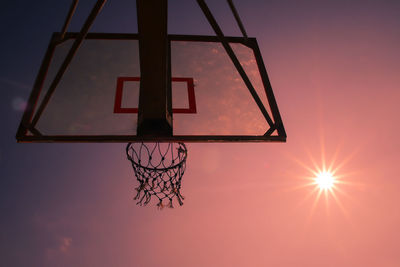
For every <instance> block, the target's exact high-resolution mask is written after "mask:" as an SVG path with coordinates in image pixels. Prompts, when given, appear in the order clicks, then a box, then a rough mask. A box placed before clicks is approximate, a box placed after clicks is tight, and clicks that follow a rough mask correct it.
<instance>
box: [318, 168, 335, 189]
mask: <svg viewBox="0 0 400 267" xmlns="http://www.w3.org/2000/svg"><path fill="white" fill-rule="evenodd" d="M315 183H316V184H317V185H318V187H319V189H321V190H330V189H332V187H333V186H334V184H335V177H334V176H333V174H332V173H331V172H329V171H322V172H319V173H318V174H317V177H315Z"/></svg>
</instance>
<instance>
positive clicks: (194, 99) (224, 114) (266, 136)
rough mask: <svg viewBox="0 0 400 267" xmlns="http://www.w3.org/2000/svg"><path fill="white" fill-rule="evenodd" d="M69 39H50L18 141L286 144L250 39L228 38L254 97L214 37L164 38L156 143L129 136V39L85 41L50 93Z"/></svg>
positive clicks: (132, 105) (133, 92) (133, 124)
mask: <svg viewBox="0 0 400 267" xmlns="http://www.w3.org/2000/svg"><path fill="white" fill-rule="evenodd" d="M76 36H77V34H74V33H68V34H67V36H66V38H65V39H64V41H62V42H56V40H57V35H56V34H55V35H54V37H53V40H52V41H51V43H50V45H49V49H48V51H47V54H46V56H45V59H44V61H43V64H42V66H41V70H40V72H39V75H38V78H37V80H36V83H35V87H34V90H33V92H32V95H31V97H30V99H29V103H28V107H27V110H26V111H25V114H24V117H23V120H22V123H21V126H20V128H19V131H18V133H17V139H18V141H38V142H40V141H43V142H48V141H53V142H68V141H70V142H129V141H185V142H206V141H221V142H224V141H239V142H245V141H285V140H286V134H285V131H284V128H283V124H282V122H281V119H280V116H279V111H278V109H277V105H276V102H275V98H274V95H273V93H272V88H271V85H270V83H269V80H268V76H267V73H266V71H265V67H264V64H263V61H262V58H261V55H260V53H259V50H258V46H257V43H256V41H255V39H252V38H250V39H247V40H244V39H243V38H238V37H227V40H228V41H229V44H230V46H231V47H232V49H233V51H234V52H235V55H236V57H237V59H238V60H239V62H240V65H241V66H242V68H243V69H244V71H245V73H246V75H247V77H248V78H249V80H250V82H251V84H252V86H253V88H254V90H255V93H256V96H255V95H254V94H252V93H251V91H250V90H249V88H248V86H247V85H246V84H245V82H244V80H243V77H242V76H241V75H240V74H239V72H238V69H237V67H236V66H235V65H234V63H233V62H232V60H231V58H230V57H229V56H228V54H227V53H226V51H225V49H224V47H223V45H222V44H221V43H220V42H219V40H218V39H217V38H216V37H214V36H175V35H170V36H169V40H170V61H171V88H172V111H173V135H172V136H169V137H163V138H161V139H157V138H154V137H151V138H149V137H138V136H137V135H136V131H137V122H138V105H139V88H140V64H139V42H138V40H137V38H138V37H137V35H135V34H88V35H87V37H86V39H85V40H84V42H83V43H82V45H81V47H80V48H79V50H78V51H77V53H76V55H75V56H74V58H73V59H72V61H71V63H70V65H69V66H68V68H67V70H66V72H65V73H64V75H63V76H62V78H61V79H60V81H59V83H58V85H57V87H56V89H55V90H54V92H51V93H49V91H48V90H49V88H50V87H51V84H52V82H53V80H54V79H55V77H56V75H57V72H58V70H59V68H60V66H61V64H62V62H63V61H64V59H65V57H66V56H67V54H68V52H69V50H70V48H71V46H72V44H73V42H74V39H75V38H76ZM46 98H48V99H47V100H48V101H47V100H46V101H44V99H46ZM257 98H258V100H259V101H257ZM40 108H43V111H42V112H38V110H39V109H40ZM153 139H154V140H153Z"/></svg>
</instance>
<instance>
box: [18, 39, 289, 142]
mask: <svg viewBox="0 0 400 267" xmlns="http://www.w3.org/2000/svg"><path fill="white" fill-rule="evenodd" d="M60 34H61V33H55V34H53V37H52V40H51V42H50V45H49V47H48V50H47V53H46V55H45V57H44V60H43V62H42V65H41V68H40V71H39V74H38V76H37V79H36V82H35V85H34V88H33V91H32V93H31V96H30V98H29V102H28V106H27V109H26V110H25V113H24V115H23V119H22V122H21V124H20V127H19V129H18V132H17V136H16V138H17V141H18V142H97V143H101V142H138V141H158V142H178V141H179V142H285V141H286V133H285V129H284V126H283V123H282V120H281V117H280V113H279V110H278V106H277V104H276V101H275V96H274V94H273V91H272V87H271V84H270V82H269V78H268V75H267V71H266V69H265V66H264V63H263V60H262V57H261V53H260V50H259V47H258V44H257V41H256V39H255V38H244V37H224V39H225V42H227V43H228V44H229V43H241V44H243V45H245V46H247V47H249V48H251V49H252V50H253V52H254V57H255V59H256V63H257V66H258V69H259V72H260V76H261V79H262V82H263V85H264V88H265V93H266V96H267V99H268V102H269V105H270V109H271V113H272V114H271V115H272V118H270V116H269V114H268V112H267V111H266V109H265V107H264V106H263V104H262V102H261V100H260V99H259V97H258V95H257V93H256V92H255V90H254V88H253V90H254V92H252V95H253V97H254V100H255V101H256V103H257V104H258V106H259V107H260V105H261V107H262V108H263V110H264V112H266V115H267V116H268V117H266V116H265V114H264V113H263V114H264V117H265V118H266V123H267V124H269V125H270V129H269V130H268V131H267V132H266V133H265V134H264V135H257V136H254V135H234V136H230V135H189V136H187V135H184V136H171V137H166V136H162V137H154V136H153V137H138V136H131V135H119V136H110V135H96V136H92V135H90V136H89V135H73V136H71V135H44V134H43V133H40V132H39V131H38V130H37V129H36V128H35V124H34V122H35V123H36V122H37V121H38V119H39V118H40V115H41V114H39V115H38V114H37V112H38V111H36V112H35V110H36V106H37V104H38V103H37V101H38V99H39V95H40V92H41V91H42V86H43V82H44V80H45V77H46V73H47V69H48V67H49V65H50V63H51V58H52V56H53V53H54V50H55V48H56V47H57V45H59V44H60V43H62V42H60V41H59V40H60ZM80 35H81V34H80V33H71V32H67V33H65V36H64V38H63V40H62V41H66V40H69V39H75V40H76V38H78V37H79V36H80ZM85 39H105V40H113V39H114V40H137V39H138V34H117V33H88V34H87V35H86V37H85ZM171 41H193V42H196V41H202V42H221V40H220V38H219V37H218V36H201V35H168V42H169V43H170V42H171ZM238 64H239V65H240V62H238ZM236 67H237V66H236ZM240 67H241V66H240ZM242 70H243V69H242ZM243 72H244V70H243ZM244 74H245V73H244ZM246 77H247V76H246ZM242 78H243V76H242ZM247 79H248V78H247ZM246 85H247V83H246ZM249 90H250V92H251V89H249ZM254 94H255V95H254ZM257 99H258V100H257ZM46 105H47V102H46V103H45V104H43V103H40V107H42V106H43V108H42V109H44V108H45V106H46ZM260 112H263V111H262V109H261V108H260ZM32 118H36V121H33V120H32ZM267 118H269V120H268V119H267ZM275 130H276V131H277V135H274V136H272V133H273V132H274V131H275ZM29 132H30V134H29Z"/></svg>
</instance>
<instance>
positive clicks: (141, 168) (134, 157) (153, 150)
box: [126, 143, 187, 209]
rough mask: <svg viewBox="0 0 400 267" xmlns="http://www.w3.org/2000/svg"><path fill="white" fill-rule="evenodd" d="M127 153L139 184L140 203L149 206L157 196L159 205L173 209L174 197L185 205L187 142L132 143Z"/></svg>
mask: <svg viewBox="0 0 400 267" xmlns="http://www.w3.org/2000/svg"><path fill="white" fill-rule="evenodd" d="M126 155H127V157H128V160H129V161H130V162H131V163H132V167H133V171H134V173H135V176H136V179H137V180H138V182H139V186H138V187H136V188H135V189H136V191H137V193H136V196H135V197H134V200H137V201H138V202H137V203H136V204H137V205H140V206H146V205H147V204H148V203H149V202H150V200H151V198H152V197H153V196H154V197H156V198H157V199H158V201H159V202H158V204H157V207H158V208H159V209H163V208H164V207H169V208H173V207H174V206H173V199H174V198H176V199H177V201H178V203H179V205H180V206H182V205H183V199H184V197H183V196H182V195H181V193H180V189H181V180H182V176H183V174H184V172H185V168H186V158H187V148H186V146H185V144H183V143H128V145H127V146H126Z"/></svg>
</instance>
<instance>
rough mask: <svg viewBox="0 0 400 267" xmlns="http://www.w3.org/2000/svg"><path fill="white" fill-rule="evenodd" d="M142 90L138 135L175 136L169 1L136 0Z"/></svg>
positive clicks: (140, 94)
mask: <svg viewBox="0 0 400 267" xmlns="http://www.w3.org/2000/svg"><path fill="white" fill-rule="evenodd" d="M136 5H137V19H138V32H139V57H140V76H141V77H140V93H139V112H138V127H137V135H138V136H172V112H171V111H172V109H171V103H170V102H171V99H170V97H169V95H170V94H169V92H168V91H169V90H170V88H169V86H168V85H169V84H170V80H171V78H170V74H169V71H170V68H169V67H168V66H169V64H170V62H169V58H168V55H169V53H168V35H167V19H168V1H167V0H137V1H136Z"/></svg>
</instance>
